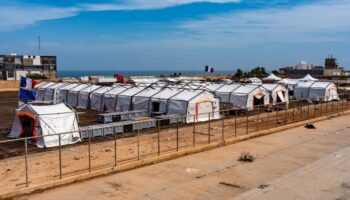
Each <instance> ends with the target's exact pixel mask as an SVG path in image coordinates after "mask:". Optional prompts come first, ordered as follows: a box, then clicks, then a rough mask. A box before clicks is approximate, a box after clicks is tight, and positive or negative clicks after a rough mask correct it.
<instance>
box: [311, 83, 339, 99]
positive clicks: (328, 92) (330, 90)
mask: <svg viewBox="0 0 350 200" xmlns="http://www.w3.org/2000/svg"><path fill="white" fill-rule="evenodd" d="M309 99H311V100H313V101H332V100H339V96H338V92H337V86H336V85H335V84H334V83H333V82H315V83H314V84H312V85H311V86H310V89H309Z"/></svg>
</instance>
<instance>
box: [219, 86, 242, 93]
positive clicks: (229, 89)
mask: <svg viewBox="0 0 350 200" xmlns="http://www.w3.org/2000/svg"><path fill="white" fill-rule="evenodd" d="M239 86H241V85H240V84H230V85H224V86H222V87H220V88H219V89H217V90H216V92H222V93H230V92H232V91H233V90H235V89H237V88H238V87H239Z"/></svg>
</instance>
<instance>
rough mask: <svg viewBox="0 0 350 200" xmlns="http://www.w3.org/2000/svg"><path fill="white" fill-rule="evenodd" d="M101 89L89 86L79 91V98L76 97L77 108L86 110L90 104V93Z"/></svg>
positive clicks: (96, 86)
mask: <svg viewBox="0 0 350 200" xmlns="http://www.w3.org/2000/svg"><path fill="white" fill-rule="evenodd" d="M99 88H101V86H98V85H90V86H89V87H87V88H84V89H82V90H80V92H79V96H78V105H77V108H82V109H87V108H89V107H90V106H89V104H90V94H91V92H94V91H95V90H97V89H99Z"/></svg>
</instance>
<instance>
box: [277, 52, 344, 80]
mask: <svg viewBox="0 0 350 200" xmlns="http://www.w3.org/2000/svg"><path fill="white" fill-rule="evenodd" d="M343 71H344V69H343V68H342V67H340V66H339V64H338V63H337V59H336V58H333V57H332V56H329V57H328V58H326V59H325V65H324V66H313V65H309V64H307V62H306V61H301V62H300V63H299V64H297V65H296V66H291V67H282V68H280V69H279V76H281V77H284V78H302V77H304V76H306V75H307V74H310V75H311V76H313V77H315V78H319V79H322V78H331V77H338V76H342V75H344V73H343Z"/></svg>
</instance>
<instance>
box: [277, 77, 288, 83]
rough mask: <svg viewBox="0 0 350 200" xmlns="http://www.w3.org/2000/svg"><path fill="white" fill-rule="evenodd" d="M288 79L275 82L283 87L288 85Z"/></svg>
mask: <svg viewBox="0 0 350 200" xmlns="http://www.w3.org/2000/svg"><path fill="white" fill-rule="evenodd" d="M289 81H290V79H289V78H284V79H282V80H280V81H277V83H280V84H283V85H288V83H289Z"/></svg>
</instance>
